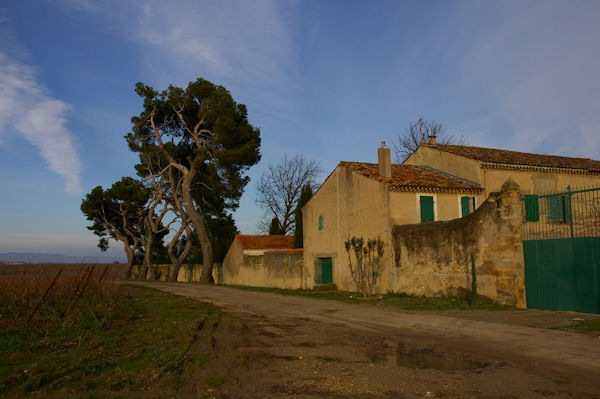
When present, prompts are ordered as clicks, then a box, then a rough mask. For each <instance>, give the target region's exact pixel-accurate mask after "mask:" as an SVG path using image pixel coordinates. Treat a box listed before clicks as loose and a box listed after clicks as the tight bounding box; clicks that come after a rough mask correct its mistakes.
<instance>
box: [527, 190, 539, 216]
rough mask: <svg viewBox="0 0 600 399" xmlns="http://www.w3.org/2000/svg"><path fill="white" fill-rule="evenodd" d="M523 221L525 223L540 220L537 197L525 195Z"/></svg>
mask: <svg viewBox="0 0 600 399" xmlns="http://www.w3.org/2000/svg"><path fill="white" fill-rule="evenodd" d="M525 220H526V221H527V222H537V221H538V220H540V208H539V205H538V196H537V195H531V194H527V195H525Z"/></svg>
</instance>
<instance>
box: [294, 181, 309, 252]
mask: <svg viewBox="0 0 600 399" xmlns="http://www.w3.org/2000/svg"><path fill="white" fill-rule="evenodd" d="M312 196H313V192H312V188H311V187H310V184H306V185H305V186H304V187H302V192H301V193H300V198H299V199H298V206H297V207H296V217H295V219H296V229H295V231H294V248H303V247H304V239H303V234H304V229H303V226H302V223H303V220H302V208H303V207H304V205H306V204H307V203H308V201H310V199H311V198H312Z"/></svg>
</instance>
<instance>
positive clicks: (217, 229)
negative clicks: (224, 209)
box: [207, 215, 239, 263]
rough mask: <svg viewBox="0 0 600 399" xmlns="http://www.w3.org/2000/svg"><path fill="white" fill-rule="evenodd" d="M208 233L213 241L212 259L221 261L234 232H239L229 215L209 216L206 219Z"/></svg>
mask: <svg viewBox="0 0 600 399" xmlns="http://www.w3.org/2000/svg"><path fill="white" fill-rule="evenodd" d="M207 225H208V226H207V227H208V234H209V236H210V239H211V241H212V242H213V260H214V262H216V263H222V262H223V259H225V255H227V250H229V246H230V245H231V242H232V241H233V239H234V238H235V236H236V234H239V231H238V229H237V227H236V226H235V221H234V220H233V218H232V217H231V215H223V216H220V217H212V216H211V217H209V218H208V221H207Z"/></svg>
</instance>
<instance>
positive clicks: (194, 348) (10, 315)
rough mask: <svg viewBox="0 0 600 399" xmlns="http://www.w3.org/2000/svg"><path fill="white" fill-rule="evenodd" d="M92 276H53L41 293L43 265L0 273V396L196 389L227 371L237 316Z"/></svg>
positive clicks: (234, 357)
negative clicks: (34, 270)
mask: <svg viewBox="0 0 600 399" xmlns="http://www.w3.org/2000/svg"><path fill="white" fill-rule="evenodd" d="M100 276H101V274H100V273H96V274H92V275H91V277H90V278H89V279H88V281H87V284H86V289H85V290H83V292H81V290H79V291H77V290H75V289H74V288H76V285H77V283H79V282H80V281H82V280H83V281H85V279H86V275H85V272H84V273H80V274H71V275H69V278H67V277H59V279H58V282H55V284H54V285H53V286H52V289H51V290H50V291H49V294H48V295H46V297H45V298H44V300H43V301H41V300H40V299H41V298H43V296H44V293H45V292H46V291H47V288H48V287H49V286H50V285H51V284H52V280H54V277H53V276H52V275H51V274H48V275H47V276H39V275H38V276H36V277H32V276H25V277H23V276H20V279H17V278H16V277H15V276H11V277H10V278H9V277H6V276H4V277H2V278H0V293H1V294H0V314H1V316H0V358H2V362H0V396H1V397H8V398H12V397H14V398H18V397H23V396H30V395H31V396H32V397H56V398H58V397H61V398H62V397H79V398H110V397H131V396H134V397H135V396H144V397H172V396H176V395H177V396H178V395H179V394H181V393H182V392H185V391H190V393H193V396H194V397H196V396H197V394H196V393H197V392H207V393H210V392H211V387H218V386H220V385H222V384H226V383H229V382H231V381H233V380H234V379H235V377H234V376H232V375H231V374H230V372H228V371H227V370H234V369H235V367H232V365H235V364H238V365H239V364H242V363H243V358H242V357H241V356H239V355H238V354H237V352H236V349H235V348H236V347H238V346H239V345H240V342H236V340H238V341H239V340H241V339H242V336H243V334H241V333H240V330H241V329H242V326H241V325H240V323H239V322H238V321H237V320H236V319H234V318H232V317H230V316H228V315H226V314H224V313H222V312H220V311H218V310H217V309H216V308H214V307H213V306H211V305H208V304H204V303H200V302H198V301H194V300H190V299H186V298H183V297H178V296H174V295H170V294H166V293H163V292H160V291H157V290H153V289H149V288H143V287H139V286H130V285H120V284H114V283H111V282H108V283H107V282H101V281H99V280H100ZM17 277H18V276H17ZM81 286H83V282H82V283H80V287H81ZM40 303H41V305H40ZM32 315H33V317H32ZM223 331H227V332H228V334H227V335H226V336H225V335H223V334H220V332H223ZM200 397H202V396H200Z"/></svg>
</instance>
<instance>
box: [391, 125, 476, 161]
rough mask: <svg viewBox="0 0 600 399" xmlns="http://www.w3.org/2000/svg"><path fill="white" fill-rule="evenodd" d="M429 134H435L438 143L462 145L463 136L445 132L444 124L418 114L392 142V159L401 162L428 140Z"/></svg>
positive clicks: (463, 141) (463, 142)
mask: <svg viewBox="0 0 600 399" xmlns="http://www.w3.org/2000/svg"><path fill="white" fill-rule="evenodd" d="M430 136H436V141H437V142H438V143H439V144H457V145H464V144H465V140H464V137H462V136H460V137H456V136H453V135H451V134H448V133H447V132H446V126H444V125H443V124H441V123H440V122H436V121H427V120H425V119H423V117H422V116H419V118H418V119H417V121H416V122H411V123H409V125H408V128H406V129H405V130H404V133H403V134H399V135H398V139H397V141H396V142H394V143H392V147H393V149H394V161H395V162H397V163H402V162H403V161H404V160H405V159H406V158H408V157H409V156H410V154H412V153H413V152H415V150H416V149H417V148H418V147H419V145H421V143H426V142H428V141H429V137H430Z"/></svg>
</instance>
